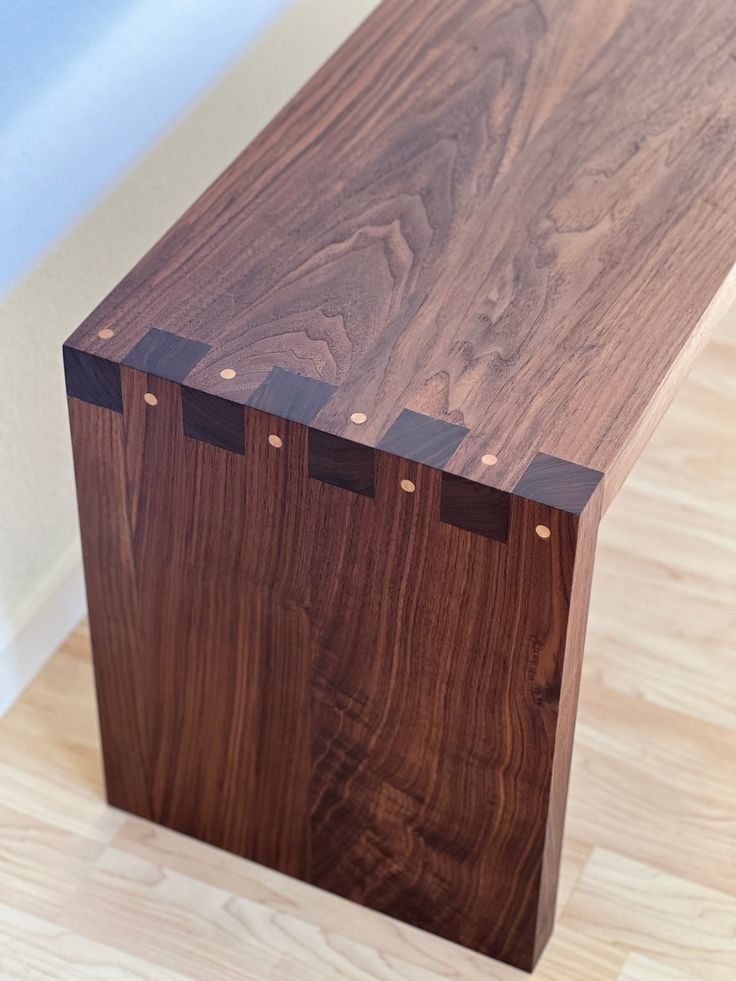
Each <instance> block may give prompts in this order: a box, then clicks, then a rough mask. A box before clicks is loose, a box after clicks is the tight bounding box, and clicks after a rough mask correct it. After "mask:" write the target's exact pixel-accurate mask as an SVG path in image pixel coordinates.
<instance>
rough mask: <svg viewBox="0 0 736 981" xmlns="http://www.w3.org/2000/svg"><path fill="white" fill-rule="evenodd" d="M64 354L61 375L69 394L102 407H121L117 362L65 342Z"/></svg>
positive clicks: (119, 410)
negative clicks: (69, 345) (67, 344)
mask: <svg viewBox="0 0 736 981" xmlns="http://www.w3.org/2000/svg"><path fill="white" fill-rule="evenodd" d="M63 354H64V379H65V382H66V390H67V394H68V395H69V396H71V397H72V398H75V399H81V400H82V401H83V402H89V404H90V405H98V406H100V408H102V409H112V410H113V412H122V411H123V394H122V391H121V388H120V365H118V364H115V363H114V362H113V361H107V360H105V358H98V357H97V356H96V355H94V354H86V353H85V352H84V351H77V350H75V349H74V348H71V347H67V346H65V347H64V352H63Z"/></svg>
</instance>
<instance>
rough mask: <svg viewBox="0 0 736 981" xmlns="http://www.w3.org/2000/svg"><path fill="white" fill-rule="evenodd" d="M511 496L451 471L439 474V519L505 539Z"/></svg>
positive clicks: (475, 531) (481, 533) (480, 533)
mask: <svg viewBox="0 0 736 981" xmlns="http://www.w3.org/2000/svg"><path fill="white" fill-rule="evenodd" d="M510 505H511V495H510V494H507V493H506V492H505V491H500V490H496V488H495V487H486V486H485V485H484V484H478V483H476V482H475V481H474V480H465V478H464V477H456V476H455V475H454V474H451V473H443V474H442V496H441V499H440V520H441V521H446V522H447V523H448V524H450V525H455V527H456V528H464V529H465V530H466V531H472V532H473V533H474V534H476V535H485V536H486V537H487V538H495V539H496V540H497V541H499V542H505V541H506V539H507V537H508V531H509V510H510Z"/></svg>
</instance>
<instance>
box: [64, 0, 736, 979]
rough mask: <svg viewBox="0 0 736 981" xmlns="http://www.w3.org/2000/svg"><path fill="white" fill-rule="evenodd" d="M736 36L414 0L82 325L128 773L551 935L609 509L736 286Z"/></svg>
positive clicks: (512, 958)
mask: <svg viewBox="0 0 736 981" xmlns="http://www.w3.org/2000/svg"><path fill="white" fill-rule="evenodd" d="M735 51H736V10H735V9H734V7H733V5H732V4H730V3H725V2H723V0H671V2H668V3H666V4H664V3H660V2H659V0H614V2H610V0H441V2H440V0H426V2H421V3H419V2H416V3H407V2H406V0H384V3H383V4H382V5H381V6H380V8H379V9H378V10H377V11H376V12H375V14H374V15H373V16H371V17H370V18H369V19H368V20H367V21H366V22H365V23H364V24H363V25H362V26H361V28H360V29H359V30H358V31H357V32H356V33H355V34H354V35H353V37H352V38H351V39H350V40H349V41H348V43H347V44H346V45H344V46H343V47H342V48H341V49H340V51H339V52H337V54H335V56H334V57H333V58H332V59H331V60H330V62H329V63H328V64H327V65H326V66H325V67H324V68H323V69H322V70H321V71H320V72H318V73H317V75H316V76H315V77H314V78H313V79H312V80H311V81H310V82H309V83H308V85H307V86H306V87H305V88H304V89H303V90H302V91H301V92H300V93H299V94H298V95H297V96H296V97H295V98H294V99H293V100H292V102H291V103H290V104H289V105H288V106H287V107H286V108H285V109H284V110H283V111H282V112H281V113H280V114H279V115H278V116H277V117H276V119H275V120H274V121H273V122H272V123H271V124H270V125H269V126H268V127H267V128H266V129H265V130H264V132H263V133H262V134H261V135H260V136H259V137H258V138H257V139H256V140H255V141H254V142H253V144H252V145H251V146H250V147H248V148H247V149H246V150H245V151H244V153H242V154H241V155H240V157H238V159H237V160H236V161H235V162H234V163H233V164H232V165H231V167H229V168H228V170H227V171H226V172H225V173H224V174H223V175H222V176H221V177H220V178H219V179H218V180H217V181H216V182H215V183H214V184H213V185H212V187H210V188H209V190H207V191H206V192H205V193H204V195H203V196H202V197H201V198H200V199H199V200H198V201H197V202H195V203H194V204H193V205H192V207H191V208H190V209H189V211H188V212H187V213H186V214H185V215H184V216H183V217H182V218H181V219H180V221H179V222H177V224H176V225H175V226H174V227H173V228H172V229H171V230H170V231H169V232H168V233H167V234H166V235H165V236H164V238H163V239H162V240H161V241H160V242H159V243H158V244H157V245H156V246H155V247H154V248H153V249H152V250H151V251H150V252H149V253H148V255H146V256H145V257H144V258H143V259H142V260H141V261H140V262H139V263H138V265H137V266H136V267H135V268H134V269H133V270H132V271H131V273H130V274H129V275H128V276H127V277H126V278H125V279H124V280H123V282H122V283H121V284H120V285H119V286H118V287H117V288H116V289H115V290H114V291H113V292H112V293H111V294H110V295H109V296H108V297H107V298H106V299H105V300H104V301H103V302H102V303H101V304H100V306H99V307H98V308H97V309H96V310H95V311H94V312H93V313H92V315H91V316H90V317H89V318H88V319H87V320H86V321H85V322H84V323H83V324H82V325H81V327H80V328H79V329H78V330H77V331H76V332H75V334H74V335H73V336H72V337H71V338H70V340H69V341H68V342H67V345H66V346H65V350H64V359H65V368H66V378H67V391H68V395H69V396H70V399H69V402H70V416H71V422H72V433H73V442H74V453H75V466H76V470H77V483H78V494H79V504H80V516H81V524H82V536H83V544H84V558H85V570H86V576H87V583H88V594H89V602H90V621H91V627H92V639H93V646H94V658H95V671H96V678H97V686H98V696H99V706H100V719H101V731H102V739H103V749H104V756H105V771H106V775H107V786H108V795H109V798H110V800H111V801H112V802H113V803H115V804H117V805H118V806H120V807H124V808H127V809H129V810H131V811H134V812H135V813H138V814H141V815H143V816H145V817H148V818H150V819H152V820H155V821H159V822H161V823H163V824H166V825H169V826H170V827H173V828H176V829H178V830H181V831H184V832H186V833H188V834H192V835H196V836H197V837H200V838H202V839H204V840H206V841H209V842H212V843H214V844H217V845H220V846H222V847H223V848H227V849H230V850H231V851H234V852H236V853H238V854H240V855H245V856H248V857H250V858H253V859H255V860H256V861H259V862H263V863H265V864H268V865H272V866H273V867H274V868H277V869H280V870H281V871H284V872H287V873H289V874H291V875H295V876H299V877H301V878H304V879H306V880H307V881H310V882H313V883H315V884H317V885H319V886H322V887H324V888H327V889H330V890H332V891H334V892H336V893H339V894H341V895H344V896H347V897H349V898H351V899H354V900H356V901H358V902H362V903H365V904H367V905H369V906H372V907H375V908H376V909H379V910H382V911H384V912H386V913H389V914H391V915H393V916H397V917H399V918H401V919H404V920H406V921H408V922H410V923H414V924H416V925H418V926H421V927H423V928H425V929H427V930H432V931H434V932H436V933H438V934H440V935H441V936H444V937H447V938H449V939H452V940H454V941H456V942H459V943H462V944H466V945H468V946H470V947H474V948H476V949H478V950H481V951H483V952H485V953H488V954H492V955H493V956H496V957H500V958H502V959H504V960H507V961H509V962H510V963H513V964H516V965H518V966H521V967H524V968H527V969H529V968H531V967H532V966H533V964H534V963H535V961H536V959H537V958H538V957H539V954H540V952H541V950H542V948H543V946H544V943H545V941H546V939H547V937H548V936H549V933H550V930H551V929H552V923H553V918H554V904H555V890H556V880H557V870H558V866H559V855H560V846H561V841H562V827H563V821H564V810H565V799H566V793H567V780H568V773H569V765H570V754H571V750H572V739H573V732H574V724H575V709H576V704H577V690H578V685H579V678H580V668H581V662H582V650H583V639H584V633H585V620H586V615H587V605H588V593H589V589H590V581H591V574H592V567H593V555H594V548H595V538H596V532H597V527H598V523H599V520H600V515H601V513H602V511H603V509H604V508H605V507H606V505H607V504H608V503H609V502H610V500H611V499H612V497H613V496H614V494H615V493H616V490H617V489H618V487H619V486H620V484H621V482H622V481H623V479H624V478H625V476H626V474H627V472H628V470H629V469H630V467H631V465H632V464H633V462H634V460H635V459H636V457H637V455H638V453H639V451H640V449H641V447H642V446H643V444H644V442H645V441H646V439H647V438H648V436H649V434H650V433H651V431H652V429H653V428H654V426H655V424H656V422H657V420H658V419H659V417H660V416H661V414H662V412H663V411H664V408H665V407H666V405H667V404H668V402H669V400H670V399H671V397H672V395H673V393H674V391H675V388H676V386H677V384H678V383H679V381H680V380H681V379H682V378H683V377H684V375H685V373H686V371H687V369H688V367H689V365H690V364H691V362H692V360H693V358H694V357H695V355H696V353H697V352H698V350H699V349H700V347H702V345H703V344H704V343H705V340H706V338H707V336H708V334H709V332H710V330H711V329H712V327H713V326H714V324H715V323H716V322H717V320H718V318H719V316H720V314H721V313H722V312H723V310H724V309H725V308H726V306H727V305H728V303H729V302H730V301H731V300H732V299H733V298H734V296H735V295H736V290H735V289H734V286H735V284H736V275H735V274H734V273H733V271H732V270H733V264H734V260H735V259H736V221H734V218H735V217H736V58H735V57H734V52H735ZM121 365H122V367H121ZM182 382H184V383H185V385H184V386H182V384H181V383H182ZM146 393H148V394H149V400H148V402H151V401H153V400H151V399H150V395H154V396H155V397H156V400H157V402H156V404H153V405H151V404H148V403H147V402H146V401H145V400H144V395H145V394H146ZM310 427H311V428H310Z"/></svg>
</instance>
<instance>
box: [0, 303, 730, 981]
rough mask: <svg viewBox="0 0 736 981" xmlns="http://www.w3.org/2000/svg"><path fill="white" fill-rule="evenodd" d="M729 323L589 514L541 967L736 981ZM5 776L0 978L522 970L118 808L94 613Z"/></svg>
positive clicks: (675, 980)
mask: <svg viewBox="0 0 736 981" xmlns="http://www.w3.org/2000/svg"><path fill="white" fill-rule="evenodd" d="M734 327H736V319H735V318H734V316H733V315H732V316H731V318H730V321H729V323H727V324H724V328H727V329H726V330H724V331H722V332H721V333H720V334H719V336H718V337H717V338H714V340H713V341H712V342H711V344H710V345H709V347H708V349H707V350H706V352H705V354H704V357H703V359H702V360H701V361H700V362H699V363H698V364H697V365H696V367H695V369H694V371H693V373H692V375H691V376H690V378H689V379H688V381H687V383H686V384H685V386H684V387H683V389H682V391H681V392H680V394H679V395H678V396H677V398H676V399H675V402H674V404H673V406H672V408H671V410H670V412H669V413H668V414H667V417H666V418H665V420H664V421H663V423H662V425H661V426H660V428H659V430H658V432H657V434H656V435H655V437H654V439H653V440H652V442H651V443H650V444H649V446H648V447H647V449H646V451H645V453H644V455H643V456H642V458H641V459H640V461H639V463H638V464H637V466H636V467H635V470H634V473H633V474H632V476H631V478H630V480H629V481H627V484H626V486H625V487H624V488H623V490H622V492H621V494H620V495H619V497H618V499H617V500H616V501H615V503H614V504H613V506H612V507H611V509H610V510H609V512H608V514H607V515H606V517H605V519H604V521H603V522H602V524H601V528H600V533H599V538H598V554H597V558H596V573H595V577H594V586H593V597H592V603H591V612H590V625H589V637H588V645H587V647H588V649H587V653H586V658H585V667H584V671H583V684H582V697H581V702H580V710H579V714H578V725H577V733H576V737H575V746H576V748H575V754H574V759H573V767H572V780H571V786H570V800H569V805H568V818H567V823H566V831H565V846H564V848H563V855H562V870H561V884H560V895H559V901H558V920H557V925H556V928H555V931H554V933H553V936H552V939H551V941H550V943H549V944H548V946H547V948H546V950H545V953H544V955H543V956H542V958H541V959H540V961H539V963H538V965H537V968H536V970H535V973H534V979H535V981H591V979H593V978H594V979H595V981H654V979H657V981H660V979H661V981H696V979H698V981H702V979H723V978H728V979H730V978H732V977H733V976H734V975H736V944H735V943H734V936H735V935H736V934H735V930H734V926H735V924H736V889H735V882H734V876H733V871H732V870H733V868H734V866H735V864H736V834H734V833H733V832H734V828H733V821H734V814H735V813H736V784H734V780H733V761H734V759H736V687H735V686H734V685H733V684H731V683H729V680H730V679H731V678H733V672H734V665H733V636H734V630H735V629H736V623H735V622H734V614H735V612H736V611H735V610H734V604H733V596H734V579H735V570H736V563H735V562H734V556H735V555H736V520H734V518H735V516H736V515H735V501H734V494H733V488H734V485H735V483H736V430H734V426H733V419H734V414H735V413H736V387H735V386H734V383H733V379H734V377H736V330H735V329H734ZM82 409H83V411H84V412H86V413H87V414H90V412H92V411H93V410H91V409H90V407H89V406H83V407H82ZM336 493H342V495H343V496H346V497H347V496H349V495H348V494H347V492H344V491H343V492H337V491H336ZM0 787H2V808H0V975H2V976H3V977H6V976H7V977H8V978H11V979H13V981H15V979H18V981H21V979H23V981H25V979H27V978H29V977H41V976H42V977H52V978H54V979H56V978H67V977H69V978H77V977H90V976H91V977H94V978H98V977H104V976H107V975H108V974H110V973H114V971H115V969H117V970H118V972H119V973H120V975H121V976H124V977H128V976H131V977H135V978H139V977H140V978H146V979H149V978H150V979H151V981H154V979H155V981H159V979H162V978H168V977H170V976H175V977H178V978H187V979H192V981H195V979H196V981H202V979H203V978H209V977H211V978H217V979H223V978H231V977H232V978H237V979H242V978H253V979H254V981H263V978H278V979H282V978H284V977H289V976H291V977H294V978H297V979H299V981H312V979H315V981H317V979H318V981H324V979H325V978H329V979H330V981H337V979H350V981H376V979H381V981H397V979H402V981H420V979H421V981H447V979H448V978H457V979H460V978H462V979H463V981H471V979H472V981H481V979H482V981H488V979H493V981H519V977H520V975H519V973H518V971H516V970H515V969H514V968H511V967H508V966H506V965H504V964H501V963H499V962H493V961H489V960H488V958H485V957H483V956H482V955H480V954H476V953H474V952H473V951H470V950H468V949H466V948H462V947H459V946H457V945H455V944H451V943H448V942H446V941H443V940H442V939H440V938H439V937H436V936H433V935H431V934H428V933H423V932H420V931H418V930H416V929H414V928H412V927H410V926H407V925H406V924H403V923H401V922H400V921H397V920H391V919H388V918H386V917H384V916H381V915H380V914H377V913H375V912H373V911H372V910H370V909H368V908H366V907H363V906H357V905H355V904H353V903H349V902H346V901H345V900H342V899H340V898H339V897H337V896H333V895H331V894H330V893H327V892H325V891H323V890H320V889H316V888H314V887H312V886H310V885H308V884H306V883H304V882H301V881H299V880H297V879H293V878H289V877H286V876H283V875H280V874H279V873H277V872H274V871H272V870H271V869H268V868H266V867H264V866H261V865H257V864H255V863H252V862H248V861H246V860H243V859H241V858H238V857H237V856H235V855H232V854H228V853H227V852H223V851H221V850H219V849H215V848H211V847H209V846H208V845H205V844H204V843H202V842H200V841H196V840H195V839H192V838H189V837H185V836H183V835H179V834H176V833H175V832H172V831H169V830H168V829H166V828H163V827H161V826H159V825H154V824H151V823H150V822H148V821H143V820H139V819H137V818H134V817H131V816H129V815H126V814H125V813H124V812H122V811H119V810H117V809H115V808H111V807H108V806H107V805H106V804H105V802H104V798H103V782H102V772H101V760H100V751H99V730H98V721H97V713H96V708H95V698H94V685H93V676H92V670H91V663H90V644H89V633H88V630H87V627H86V625H82V626H81V627H80V629H79V630H77V631H76V632H75V634H74V635H73V636H72V637H70V638H69V640H68V641H67V642H66V643H65V644H64V645H63V647H62V648H61V650H60V651H59V652H58V653H57V655H56V656H55V657H53V658H52V659H51V660H50V661H49V663H48V664H47V666H46V667H45V668H44V670H43V671H42V672H41V673H40V674H39V675H38V677H37V678H36V679H35V680H34V681H33V683H32V684H31V685H30V686H29V688H28V689H27V690H26V692H25V693H24V694H23V695H22V697H21V698H20V699H19V700H18V702H16V704H15V706H14V707H13V708H12V709H11V710H10V711H9V712H8V713H7V714H6V715H5V716H4V717H3V718H2V719H0Z"/></svg>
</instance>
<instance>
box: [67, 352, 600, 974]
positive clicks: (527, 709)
mask: <svg viewBox="0 0 736 981" xmlns="http://www.w3.org/2000/svg"><path fill="white" fill-rule="evenodd" d="M122 387H123V400H124V411H123V415H122V417H121V416H120V415H119V414H117V413H107V414H106V413H104V411H103V410H101V409H99V408H97V407H96V406H91V405H86V404H84V403H82V402H81V401H79V400H76V399H70V406H71V413H72V416H71V417H72V428H73V435H74V445H75V453H76V456H77V461H78V482H79V488H80V491H79V495H80V513H81V517H82V534H83V541H84V552H85V566H86V573H87V576H88V579H89V581H90V582H92V583H94V584H95V586H94V587H93V590H92V592H91V594H90V622H91V629H92V638H93V643H94V649H95V659H96V665H98V667H97V677H98V686H99V691H100V712H101V716H102V718H103V725H102V734H103V743H104V745H105V765H106V774H107V781H108V795H109V798H110V801H111V802H112V803H114V804H117V805H118V806H120V807H124V808H125V809H127V810H131V811H134V812H135V813H137V814H140V815H142V816H144V817H148V818H151V819H152V820H155V821H158V822H160V823H162V824H164V825H167V826H169V827H172V828H175V829H177V830H180V831H184V832H185V833H187V834H191V835H194V836H196V837H199V838H202V839H204V840H205V841H208V842H211V843H213V844H217V845H219V846H221V847H224V848H227V849H229V850H231V851H234V852H236V853H237V854H240V855H245V856H247V857H250V858H253V859H255V860H256V861H259V862H262V863H264V864H266V865H270V866H272V867H273V868H276V869H278V870H280V871H283V872H287V873H289V874H290V875H294V876H298V877H300V878H303V879H306V880H307V881H309V882H312V883H315V884H317V885H319V886H322V887H323V888H326V889H329V890H331V891H333V892H336V893H338V894H340V895H343V896H346V897H348V898H351V899H353V900H356V901H358V902H361V903H364V904H366V905H369V906H372V907H374V908H376V909H379V910H381V911H383V912H386V913H389V914H391V915H393V916H397V917H399V918H401V919H403V920H405V921H407V922H409V923H412V924H415V925H418V926H421V927H423V928H425V929H429V930H432V931H433V932H436V933H437V934H439V935H440V936H444V937H448V938H450V939H453V940H455V941H457V942H460V943H463V944H466V945H467V946H470V947H473V948H475V949H478V950H481V951H484V952H486V953H490V954H493V955H494V956H497V957H500V958H502V959H505V960H508V961H510V962H511V963H515V964H518V965H520V966H522V967H526V968H527V969H529V968H531V966H532V964H533V963H534V961H535V960H536V958H537V957H538V955H539V953H540V952H541V949H542V947H543V945H544V942H545V941H546V939H547V937H548V934H549V931H550V929H551V926H552V919H553V911H554V901H555V889H556V882H557V871H558V870H557V861H556V858H557V857H558V852H559V846H560V842H561V835H562V825H561V819H560V818H559V817H558V816H556V811H555V808H552V807H551V805H550V781H553V782H554V781H555V780H556V779H557V778H556V777H555V776H554V772H555V771H556V769H557V768H558V767H561V768H562V769H563V771H564V773H565V774H566V773H567V768H568V766H569V756H570V748H571V739H569V738H567V735H565V736H564V738H563V739H562V742H561V744H560V748H559V749H558V748H557V746H556V742H557V741H558V739H559V738H560V737H559V735H558V733H559V728H560V727H559V726H558V721H557V720H558V711H559V704H560V691H561V687H562V686H563V685H564V686H565V687H566V688H570V692H569V694H567V695H565V701H566V702H569V703H570V705H569V706H568V708H567V709H566V711H567V712H568V713H570V712H573V713H574V703H575V700H576V694H577V693H576V684H577V677H578V668H579V663H580V660H581V656H582V633H579V632H578V633H575V635H574V636H572V633H571V631H572V630H573V628H572V624H573V623H574V622H575V620H576V618H579V616H580V615H581V613H580V612H579V611H584V610H585V609H587V593H588V588H589V578H590V577H589V572H590V567H591V560H592V542H588V541H586V544H585V546H584V550H585V552H586V555H587V558H584V557H582V556H581V554H580V545H579V543H578V536H579V529H580V528H582V529H583V534H584V535H585V536H586V537H587V536H588V535H589V532H588V531H587V530H586V529H591V531H592V533H593V534H594V531H595V527H596V526H597V515H595V514H594V513H593V511H588V512H587V513H586V515H584V516H583V518H582V519H581V518H579V517H578V516H577V515H575V514H572V513H569V512H565V511H560V510H556V509H554V508H550V507H549V506H546V505H543V504H539V503H535V502H532V501H528V500H525V499H524V498H521V497H515V496H510V495H504V496H506V497H509V500H508V502H507V503H506V508H507V515H506V518H507V521H508V533H507V537H505V540H504V541H496V540H493V539H492V538H489V537H484V536H483V535H478V534H470V535H469V534H468V533H467V531H465V530H460V529H459V528H457V527H455V526H454V525H452V524H448V523H446V522H444V521H441V520H440V517H441V497H442V485H443V474H442V473H441V472H440V471H439V470H437V469H435V468H432V467H427V466H424V465H421V464H417V463H415V462H412V461H407V460H405V459H402V458H401V457H398V456H396V455H394V454H390V453H385V452H381V451H376V452H375V485H374V496H373V497H366V496H364V495H362V494H346V493H345V491H344V489H343V488H342V487H336V486H333V485H332V482H324V481H322V480H314V479H312V478H311V477H310V438H309V434H310V431H309V429H308V428H307V427H306V426H304V425H302V424H300V423H295V422H292V421H289V420H286V419H283V418H280V417H277V416H274V415H271V414H269V413H265V412H262V411H260V410H256V409H247V410H242V409H241V411H245V453H244V455H242V456H241V455H238V454H234V453H232V452H228V451H226V450H224V449H221V448H219V447H217V446H215V445H212V444H211V442H201V441H199V440H191V439H187V438H186V437H185V434H184V430H183V428H182V420H181V412H182V410H181V391H182V389H181V388H180V387H179V386H178V385H176V384H174V383H173V382H170V381H167V380H163V379H157V378H154V377H153V376H151V375H146V374H144V373H142V372H139V371H135V370H133V369H130V368H128V367H124V368H123V369H122ZM183 390H184V391H186V389H183ZM146 392H149V393H152V394H154V395H155V396H156V398H157V400H158V401H157V404H156V405H155V406H150V405H147V404H146V402H145V401H144V399H143V395H144V393H146ZM273 435H277V436H279V437H280V439H281V445H280V446H278V447H275V446H273V445H272V444H271V442H270V441H269V436H273ZM320 439H323V434H318V437H317V442H319V440H320ZM366 452H369V453H371V454H373V451H371V450H367V451H366ZM406 478H408V479H410V480H412V482H413V483H414V485H415V487H416V490H415V492H414V493H412V494H406V493H404V492H403V491H402V490H401V489H400V487H399V483H400V480H401V479H406ZM103 488H104V490H103ZM92 512H94V514H92ZM588 515H590V518H589V517H588ZM540 523H544V524H545V525H547V526H548V527H549V528H550V529H551V532H552V537H551V539H549V540H542V539H540V538H539V536H538V535H537V534H536V533H535V530H534V529H535V526H536V525H538V524H540ZM110 552H114V553H115V554H114V556H113V557H112V559H111V557H110V554H109V553H110ZM576 555H577V558H576ZM578 566H579V567H580V569H581V570H582V571H581V572H578V571H577V569H578ZM586 570H587V571H586ZM366 597H370V600H369V601H367V600H366ZM128 647H129V650H128ZM567 679H572V681H570V682H568V680H567ZM512 719H513V720H514V721H513V725H509V722H510V720H512ZM570 735H571V733H570ZM563 782H564V781H563ZM553 792H555V793H556V792H557V791H556V790H555V791H553ZM564 792H565V788H564V787H562V789H561V790H560V791H559V793H561V794H562V799H563V804H562V806H564ZM556 806H558V805H556ZM548 854H552V856H553V858H552V859H551V860H550V859H548V857H547V856H548ZM479 895H482V896H483V900H482V902H479V900H478V898H477V897H478V896H479ZM542 905H544V907H545V908H544V909H542Z"/></svg>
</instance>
